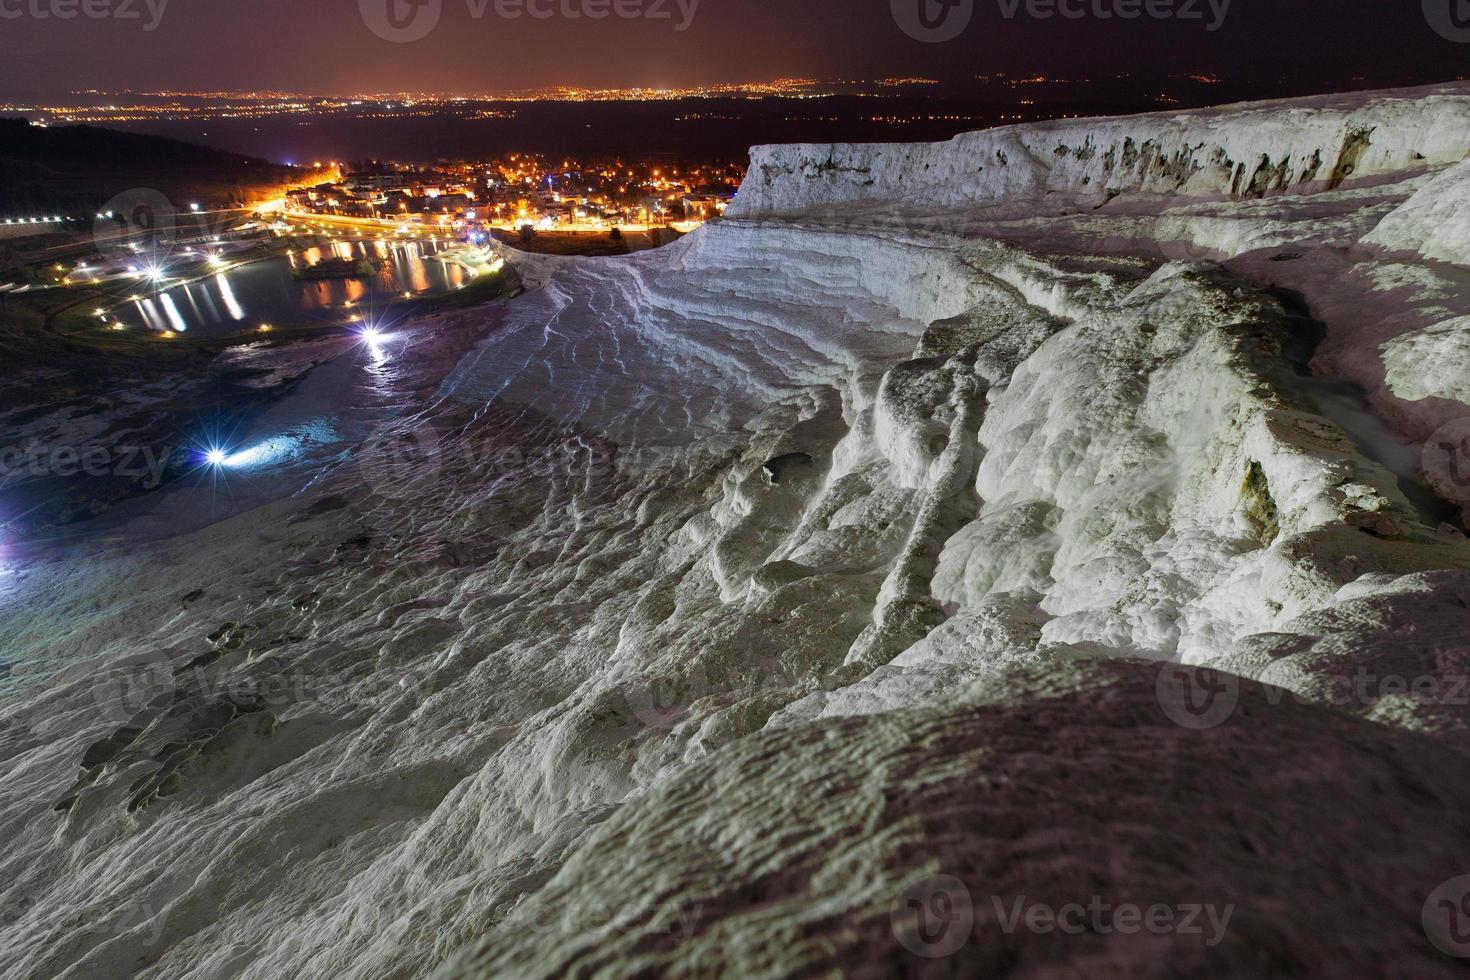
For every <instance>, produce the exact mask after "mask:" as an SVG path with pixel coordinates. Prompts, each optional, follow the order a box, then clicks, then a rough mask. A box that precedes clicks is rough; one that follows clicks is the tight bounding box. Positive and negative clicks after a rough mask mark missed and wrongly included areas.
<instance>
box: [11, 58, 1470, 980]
mask: <svg viewBox="0 0 1470 980" xmlns="http://www.w3.org/2000/svg"><path fill="white" fill-rule="evenodd" d="M1467 154H1470V85H1466V84H1460V85H1455V86H1443V87H1438V88H1435V89H1426V90H1414V91H1405V92H1391V93H1379V94H1369V95H1359V96H1342V97H1332V98H1321V99H1312V100H1300V101H1294V102H1282V103H1268V104H1259V105H1249V106H1238V107H1227V108H1222V109H1216V110H1210V111H1201V112H1189V113H1171V114H1162V115H1152V116H1140V117H1132V118H1126V119H1106V120H1073V121H1066V122H1062V123H1052V124H1038V125H1032V126H1025V127H1018V128H1011V129H1003V130H996V131H991V132H987V133H976V134H969V135H965V136H961V137H958V138H957V139H955V140H953V141H950V142H948V143H945V144H939V145H933V146H929V145H925V146H892V145H890V146H858V147H853V146H827V147H812V146H800V147H760V148H757V149H756V150H755V151H754V153H753V160H752V169H751V172H750V175H749V177H748V178H747V180H746V183H745V186H744V187H743V189H742V190H741V193H740V195H739V197H738V199H737V202H736V204H735V205H734V206H732V208H731V209H730V211H729V213H728V216H727V217H726V218H725V219H724V220H723V221H720V222H717V223H714V224H711V225H708V226H706V227H704V228H702V229H700V230H699V231H697V232H696V233H694V234H692V235H690V236H688V237H686V238H684V239H682V240H681V241H679V242H677V243H675V244H673V245H670V246H667V247H665V248H663V249H659V250H656V251H653V252H647V253H642V254H639V255H636V256H632V257H628V258H622V259H557V258H549V257H535V256H527V255H520V254H516V253H510V252H507V257H508V259H509V260H510V261H511V262H512V264H514V265H515V266H516V267H517V269H518V272H519V274H520V275H521V277H522V278H523V280H524V281H525V283H526V285H527V287H528V289H527V292H526V293H525V294H523V295H521V296H519V297H517V298H514V299H511V300H508V301H502V302H499V303H496V304H492V305H490V306H487V307H484V308H481V309H476V310H471V311H466V312H460V313H455V314H452V315H446V316H441V317H438V318H433V319H423V320H420V321H418V322H414V323H410V324H407V325H404V326H403V327H402V328H400V333H404V334H411V335H412V337H413V343H412V344H411V345H404V346H401V347H399V348H397V349H395V351H394V353H393V362H392V365H391V370H392V374H391V377H392V379H393V382H392V383H393V385H394V387H393V398H392V400H391V403H392V405H393V406H394V407H393V408H392V410H391V411H384V410H383V409H382V408H381V404H382V403H381V402H375V403H374V407H373V408H372V409H371V412H369V409H368V408H366V407H364V406H363V405H360V404H355V403H354V404H344V405H341V406H339V407H338V411H339V412H340V415H341V419H340V423H341V424H340V425H339V426H338V428H339V429H341V430H344V431H347V430H352V429H353V427H354V424H356V425H359V426H360V427H362V428H365V429H366V428H371V429H374V430H375V431H374V434H373V435H372V436H371V438H369V439H368V440H367V441H366V442H365V443H363V444H362V445H360V446H353V447H351V448H350V449H349V450H346V451H343V452H341V453H339V454H337V455H334V456H333V457H332V458H331V461H330V463H329V464H328V465H323V466H321V467H320V468H318V469H316V470H314V471H313V474H312V475H313V477H314V478H313V479H312V480H311V481H310V482H309V484H308V483H306V482H305V481H302V483H301V484H300V485H297V486H292V487H290V488H289V491H286V492H282V493H278V494H274V495H267V496H268V497H269V499H254V498H252V506H251V509H249V510H248V512H245V513H241V514H239V515H237V516H232V517H230V518H228V519H225V520H221V521H218V522H216V523H213V524H211V525H209V526H206V527H203V528H200V529H198V530H192V531H189V532H188V533H184V534H179V535H175V536H172V537H170V538H167V539H165V540H159V541H154V542H151V543H147V544H146V545H143V544H140V545H136V546H118V545H119V543H121V544H124V545H125V544H126V542H128V540H129V538H128V536H127V529H126V528H124V529H122V530H121V531H119V532H118V534H117V537H116V539H115V540H114V539H112V538H109V539H108V540H107V541H105V542H97V543H96V544H95V545H78V546H77V548H76V550H75V553H69V554H67V555H64V556H59V557H57V556H53V557H51V558H48V559H46V560H40V559H37V560H35V561H33V562H31V563H30V564H28V565H26V566H25V567H24V569H23V570H22V571H20V572H18V573H17V574H16V575H14V576H12V577H11V578H10V579H9V580H8V581H6V584H5V585H4V590H5V591H4V592H3V593H0V602H3V604H4V606H3V618H0V642H3V643H4V644H5V648H6V650H7V651H8V652H7V658H8V659H9V660H10V661H11V663H12V664H13V667H12V672H11V676H10V678H9V680H8V683H9V684H10V685H11V687H12V688H13V690H14V694H13V696H12V697H11V698H10V699H9V700H8V701H7V703H6V705H5V707H4V708H3V713H0V767H3V768H0V773H3V776H0V801H3V808H0V834H3V837H4V839H5V840H7V841H8V842H9V843H8V846H7V847H6V848H4V849H3V852H0V974H3V975H4V976H7V977H10V976H15V977H35V978H40V977H67V978H83V977H86V978H107V980H112V978H117V977H127V976H138V977H146V978H156V980H162V978H168V980H178V978H190V980H206V978H207V980H225V978H251V980H265V978H272V980H275V978H287V977H290V978H318V977H327V976H330V977H334V978H384V977H394V978H408V977H424V976H435V977H440V978H446V980H447V978H480V977H517V978H519V977H538V976H545V977H553V976H556V977H561V976H575V977H594V976H595V977H608V978H611V977H627V976H679V977H704V976H719V975H729V976H742V977H743V976H759V977H796V976H803V977H805V976H837V975H852V976H860V977H869V976H871V977H879V976H895V975H913V976H995V977H1051V976H1058V977H1062V976H1066V977H1070V976H1111V975H1137V976H1149V977H1173V976H1188V977H1242V978H1244V977H1252V978H1255V977H1269V976H1331V977H1348V976H1352V977H1371V976H1404V977H1409V976H1413V977H1430V976H1453V975H1459V974H1460V973H1461V972H1463V963H1462V962H1461V961H1459V960H1457V959H1456V958H1455V957H1454V955H1452V954H1454V953H1456V952H1457V951H1458V952H1463V953H1466V954H1470V942H1461V943H1458V944H1457V939H1456V937H1457V935H1459V934H1460V932H1463V931H1464V929H1470V920H1467V921H1466V922H1465V923H1463V924H1461V929H1460V932H1457V930H1456V928H1455V927H1456V922H1455V921H1453V916H1455V915H1456V914H1457V913H1458V911H1459V910H1460V909H1461V908H1462V907H1463V908H1465V909H1470V905H1463V906H1462V905H1457V903H1462V902H1463V901H1464V900H1465V899H1466V896H1467V895H1470V883H1464V884H1465V887H1464V888H1461V889H1459V890H1457V885H1456V879H1457V878H1459V877H1460V876H1464V875H1470V826H1467V825H1466V822H1465V814H1466V813H1467V812H1470V756H1467V754H1466V753H1467V751H1470V690H1467V686H1466V679H1467V677H1470V541H1467V539H1466V537H1465V535H1464V533H1463V527H1464V523H1463V521H1464V516H1463V513H1462V509H1463V508H1464V507H1465V505H1466V504H1467V503H1470V422H1466V421H1464V420H1466V419H1470V389H1467V387H1466V381H1465V379H1466V378H1467V377H1470V343H1467V342H1466V340H1465V336H1466V332H1465V331H1466V324H1467V323H1470V268H1467V263H1470V240H1467V238H1470V231H1467V228H1466V226H1465V224H1464V218H1463V216H1464V215H1465V214H1466V213H1467V209H1470V180H1467V179H1466V171H1465V167H1466V166H1467V164H1466V163H1465V162H1464V161H1465V160H1466V158H1467ZM446 351H453V352H454V353H453V355H452V356H451V355H450V354H448V353H445V352H446ZM461 351H463V352H462V354H461ZM377 370H386V369H385V368H381V366H380V367H379V368H377ZM375 377H376V375H375ZM322 384H325V382H324V381H321V380H319V376H318V373H314V374H313V375H312V376H310V377H308V378H307V379H306V380H305V381H303V382H301V393H300V394H299V395H297V396H293V397H299V398H302V399H309V398H310V397H311V392H312V391H313V387H312V386H313V385H322ZM369 423H370V424H369ZM156 506H157V507H158V508H160V509H161V510H160V511H159V514H160V515H162V514H166V513H167V510H166V508H167V507H168V506H169V500H168V498H167V496H166V495H161V496H160V500H159V502H158V504H157V505H156ZM162 519H164V518H163V517H160V516H155V518H154V520H155V521H156V520H162ZM139 520H143V519H142V518H139ZM150 526H152V525H150ZM1104 907H1105V908H1106V910H1105V911H1103V910H1101V909H1103V908H1104ZM1048 910H1050V912H1051V913H1053V917H1052V919H1050V920H1048V919H1047V914H1048ZM1058 915H1059V916H1060V917H1059V918H1058ZM1186 919H1187V922H1186ZM1048 921H1050V922H1051V927H1048V925H1047V923H1048ZM1058 922H1061V923H1062V925H1064V926H1069V924H1078V926H1079V927H1078V928H1077V929H1072V928H1070V927H1068V928H1059V927H1057V923H1058ZM1140 923H1145V924H1142V925H1141V924H1140ZM1462 938H1463V937H1462ZM1462 946H1463V947H1465V948H1463V949H1461V947H1462Z"/></svg>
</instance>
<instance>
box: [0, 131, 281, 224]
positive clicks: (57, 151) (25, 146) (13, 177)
mask: <svg viewBox="0 0 1470 980" xmlns="http://www.w3.org/2000/svg"><path fill="white" fill-rule="evenodd" d="M290 175H291V171H290V170H289V168H286V167H282V166H278V165H276V164H273V163H270V162H268V161H265V160H259V159H255V158H253V157H246V156H240V155H239V154H234V153H224V152H221V151H219V150H213V149H210V148H208V147H203V146H196V145H194V144H192V143H183V142H179V141H177V140H171V139H164V138H161V137H157V136H144V135H140V134H137V133H125V132H120V131H117V130H111V129H101V128H98V127H95V126H59V127H41V126H33V125H30V124H29V123H28V122H27V121H26V120H24V119H0V215H10V214H15V215H21V214H33V213H42V212H44V213H47V214H66V215H70V216H85V215H88V214H90V213H93V212H95V210H96V209H97V207H98V206H100V205H101V204H103V203H105V202H106V201H108V200H109V199H111V198H112V197H113V196H115V195H117V194H120V193H122V192H123V191H126V190H131V189H133V188H137V187H150V188H154V189H156V190H159V191H161V192H162V193H163V194H165V195H166V196H169V197H175V196H176V195H177V197H178V198H179V199H187V198H190V197H196V196H207V197H209V198H211V199H217V198H220V199H222V198H224V197H238V198H239V199H242V200H243V199H244V198H243V195H245V194H248V193H249V192H250V191H251V190H253V189H256V188H262V187H268V186H273V185H276V184H279V183H282V182H285V181H287V180H289V179H290Z"/></svg>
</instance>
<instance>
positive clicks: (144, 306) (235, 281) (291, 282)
mask: <svg viewBox="0 0 1470 980" xmlns="http://www.w3.org/2000/svg"><path fill="white" fill-rule="evenodd" d="M449 244H451V243H450V242H448V241H440V240H437V239H426V240H423V241H360V242H332V243H330V244H327V245H321V246H318V247H315V248H310V249H306V250H304V251H301V252H297V253H294V254H290V255H285V256H280V257H277V258H273V259H267V260H265V261H263V262H254V263H252V264H250V265H246V266H241V267H240V268H238V269H230V270H228V271H226V272H221V273H219V274H218V275H215V276H212V277H209V278H206V279H202V280H199V281H197V282H192V283H189V284H187V285H181V286H175V287H173V288H172V289H168V290H165V291H164V292H162V293H160V294H158V295H156V296H150V297H147V298H143V299H138V300H135V301H132V302H128V303H124V304H122V305H121V306H118V307H117V308H116V310H115V313H116V316H117V318H118V319H119V320H121V321H122V322H123V323H125V324H127V325H128V326H132V327H145V328H147V329H149V330H172V331H175V332H178V333H183V332H185V331H188V332H192V333H195V334H205V335H210V334H224V333H237V332H239V331H242V330H252V329H255V328H256V327H259V326H260V325H261V324H266V323H270V324H274V323H293V322H299V321H301V320H311V319H321V320H327V319H336V318H338V317H339V316H340V311H341V310H342V308H343V307H344V306H346V304H348V303H352V304H353V305H361V306H364V307H367V308H372V307H374V306H377V307H381V308H386V307H387V306H388V305H389V304H390V303H392V302H395V301H397V300H400V299H402V298H403V297H404V294H405V293H412V294H414V295H415V296H434V295H438V294H442V293H447V292H450V291H452V290H454V289H458V288H459V287H460V286H463V285H465V284H466V283H468V282H469V281H470V279H471V278H473V273H471V272H469V271H468V270H466V269H464V268H462V267H460V266H458V265H453V264H445V263H443V262H438V261H436V260H434V259H433V258H431V256H433V255H434V254H435V253H437V252H439V251H440V250H442V249H443V248H445V247H447V246H448V245H449ZM366 257H375V258H378V259H380V260H382V267H381V268H380V269H379V271H378V272H376V273H375V274H373V275H370V276H367V277H364V278H357V279H318V280H298V279H296V278H295V276H294V275H293V272H294V270H296V269H297V268H300V267H302V266H314V265H316V264H318V263H320V262H322V261H324V260H327V259H334V258H335V259H345V260H349V261H350V260H354V259H362V258H366Z"/></svg>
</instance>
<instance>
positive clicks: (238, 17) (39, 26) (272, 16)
mask: <svg viewBox="0 0 1470 980" xmlns="http://www.w3.org/2000/svg"><path fill="white" fill-rule="evenodd" d="M160 2H163V0H0V16H3V19H0V96H4V97H12V98H14V97H23V98H36V97H42V96H59V95H62V94H64V93H66V92H68V91H72V90H76V89H86V88H105V89H120V88H132V89H135V90H147V89H173V90H195V91H197V90H219V89H252V88H255V89H259V88H272V89H284V90H294V91H302V92H310V93H347V92H387V91H437V92H456V93H474V92H487V91H496V90H504V89H509V88H525V87H533V86H543V85H553V84H568V85H586V86H631V85H648V86H678V85H691V84H704V83H712V82H738V81H757V80H765V79H770V78H775V77H779V76H807V77H815V78H824V79H827V78H875V77H884V76H901V75H926V76H929V77H938V78H941V79H945V80H953V79H962V78H968V77H971V76H973V75H975V74H978V73H982V72H995V71H1006V72H1026V73H1031V72H1041V73H1046V74H1049V75H1062V76H1068V75H1070V76H1077V75H1086V74H1089V73H1100V72H1131V73H1134V74H1138V75H1153V76H1159V75H1163V74H1168V73H1171V72H1188V71H1208V72H1216V73H1221V74H1224V75H1226V76H1228V77H1230V78H1232V79H1235V80H1238V81H1239V80H1247V79H1249V80H1257V81H1260V82H1270V81H1273V80H1275V79H1298V80H1305V79H1310V80H1312V81H1314V82H1315V81H1317V80H1325V81H1328V82H1331V83H1338V84H1343V86H1344V87H1349V86H1348V85H1347V83H1349V82H1352V83H1353V84H1352V85H1351V86H1350V87H1357V88H1362V87H1369V86H1373V85H1396V84H1408V83H1413V82H1421V81H1434V80H1447V79H1451V78H1455V77H1458V76H1461V75H1466V74H1470V43H1457V42H1455V41H1452V40H1448V39H1446V38H1444V37H1442V36H1441V34H1440V33H1437V32H1436V31H1435V30H1434V29H1433V28H1432V27H1431V24H1430V20H1431V16H1430V14H1427V13H1426V9H1425V8H1426V6H1427V7H1429V8H1434V7H1435V5H1440V6H1442V7H1444V8H1445V10H1444V12H1443V17H1442V21H1443V22H1444V23H1454V21H1451V20H1449V17H1450V16H1451V14H1450V10H1449V8H1450V6H1451V5H1452V4H1459V5H1460V7H1461V8H1465V7H1467V6H1470V4H1467V2H1466V0H1233V2H1231V3H1230V7H1229V10H1228V13H1227V14H1226V16H1225V18H1224V23H1223V26H1221V27H1220V29H1218V30H1216V31H1213V32H1211V31H1209V30H1207V29H1206V28H1207V25H1208V23H1209V22H1210V21H1212V20H1214V19H1215V15H1214V14H1213V13H1212V11H1211V8H1210V3H1211V0H1198V5H1199V10H1200V13H1201V14H1202V19H1200V20H1193V21H1184V20H1179V19H1168V20H1153V19H1149V18H1143V19H1139V20H1130V21H1123V20H1116V19H1115V20H1110V21H1104V20H1099V19H1097V18H1096V17H1095V16H1092V15H1088V16H1085V17H1083V18H1082V19H1079V20H1065V19H1062V18H1060V17H1053V18H1051V19H1048V20H1037V19H1033V18H1031V17H1029V16H1028V15H1027V14H1025V13H1024V6H1023V8H1022V10H1023V12H1022V13H1020V14H1018V15H1017V16H1016V17H1014V18H1013V19H1007V18H1005V17H1004V16H1003V14H1002V13H1001V9H1002V6H1003V5H1008V4H1009V3H1011V2H1012V0H973V2H974V5H975V9H974V12H973V16H972V18H971V20H970V22H969V26H968V28H967V29H966V30H965V31H964V32H963V33H961V34H960V35H959V37H957V38H956V39H954V40H952V41H948V42H944V43H933V44H930V43H923V42H921V41H918V40H915V39H913V38H911V37H909V36H908V35H907V34H905V33H904V32H903V31H902V30H900V29H899V27H898V26H897V24H896V20H895V14H894V11H893V10H892V9H891V7H890V2H891V0H700V2H699V3H698V6H697V8H696V9H695V10H694V14H693V19H692V26H690V27H689V29H687V30H685V31H683V32H679V31H676V30H675V25H676V24H677V23H679V22H680V21H682V20H683V19H684V14H683V13H681V12H680V9H679V6H678V4H679V2H680V0H657V2H659V3H661V4H665V5H666V8H667V10H668V12H669V14H670V15H671V19H668V20H648V19H636V20H624V19H619V18H617V17H610V18H608V19H606V20H602V21H593V20H590V19H579V20H572V19H567V18H565V17H563V16H560V15H557V16H553V17H552V18H550V19H545V20H536V19H532V18H529V17H521V18H520V19H517V20H507V19H503V18H499V17H496V16H495V15H494V13H493V11H494V9H495V4H496V2H498V0H489V3H490V8H489V11H488V12H487V13H486V15H485V16H483V17H482V18H479V19H475V18H473V17H472V16H471V14H470V4H471V3H476V4H478V3H479V0H442V4H443V9H442V13H441V19H440V21H439V24H438V26H437V28H436V29H435V30H433V31H432V32H431V33H430V34H429V35H428V36H427V37H426V38H424V39H423V40H419V41H415V42H412V43H390V42H388V41H385V40H382V39H380V38H379V37H377V36H375V35H374V34H373V33H372V32H371V31H370V30H369V29H368V27H367V26H366V24H365V22H364V17H363V15H362V13H361V12H360V10H359V0H167V2H166V6H165V7H164V10H163V14H162V18H161V20H160V21H159V25H158V27H157V28H156V29H155V30H153V31H151V32H147V31H145V30H143V25H144V24H146V23H149V22H151V21H152V20H153V19H154V18H153V14H152V13H151V12H150V10H149V4H150V3H151V4H152V5H154V6H155V7H156V6H157V5H158V4H159V3H160ZM363 2H365V3H372V2H375V0H363ZM378 2H388V0H378ZM394 2H403V0H394ZM413 2H425V0H413ZM428 2H434V0H428ZM531 2H540V3H553V4H560V3H565V2H572V3H582V2H587V0H531ZM592 2H594V3H595V2H598V0H592ZM600 2H602V3H608V4H610V3H613V2H633V3H637V2H640V0H600ZM641 2H644V3H654V2H656V0H641ZM682 2H683V3H684V4H685V5H686V6H687V5H688V4H690V3H692V2H694V0H682ZM892 2H895V3H909V4H917V3H919V2H921V0H892ZM922 2H927V3H936V4H937V3H939V2H940V0H922ZM1071 2H1074V3H1080V4H1085V5H1086V6H1087V7H1089V8H1090V6H1091V4H1093V3H1094V2H1104V3H1105V4H1107V5H1108V6H1109V7H1111V4H1113V3H1114V2H1117V0H1071ZM1123 2H1125V3H1126V2H1128V0H1123ZM1134 2H1138V3H1142V2H1144V0H1134ZM1160 2H1166V3H1167V2H1170V0H1160ZM1172 2H1174V3H1176V4H1183V3H1186V2H1188V3H1191V4H1193V3H1195V2H1196V0H1172ZM1213 2H1214V3H1215V4H1217V5H1218V4H1219V3H1221V2H1224V0H1213ZM84 3H88V4H94V5H96V7H95V8H94V9H106V8H107V6H108V5H109V4H114V5H116V4H126V5H128V7H130V8H132V10H135V11H136V12H137V13H138V15H139V19H136V20H119V19H103V20H92V19H86V18H84V17H80V16H78V17H77V18H76V19H72V20H59V19H57V18H56V17H54V16H50V17H47V18H44V19H43V18H38V17H36V16H35V15H34V14H33V13H32V12H31V11H32V9H33V8H34V7H40V8H41V9H42V10H47V11H51V10H54V9H55V7H54V6H53V5H55V4H61V6H62V9H65V8H66V6H67V5H68V4H72V5H81V4H84ZM409 9H411V8H409ZM130 12H131V11H130ZM1461 13H1462V14H1464V13H1467V11H1464V10H1463V9H1462V10H1461ZM17 15H19V16H17ZM1461 23H1467V24H1470V19H1462V21H1461Z"/></svg>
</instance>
